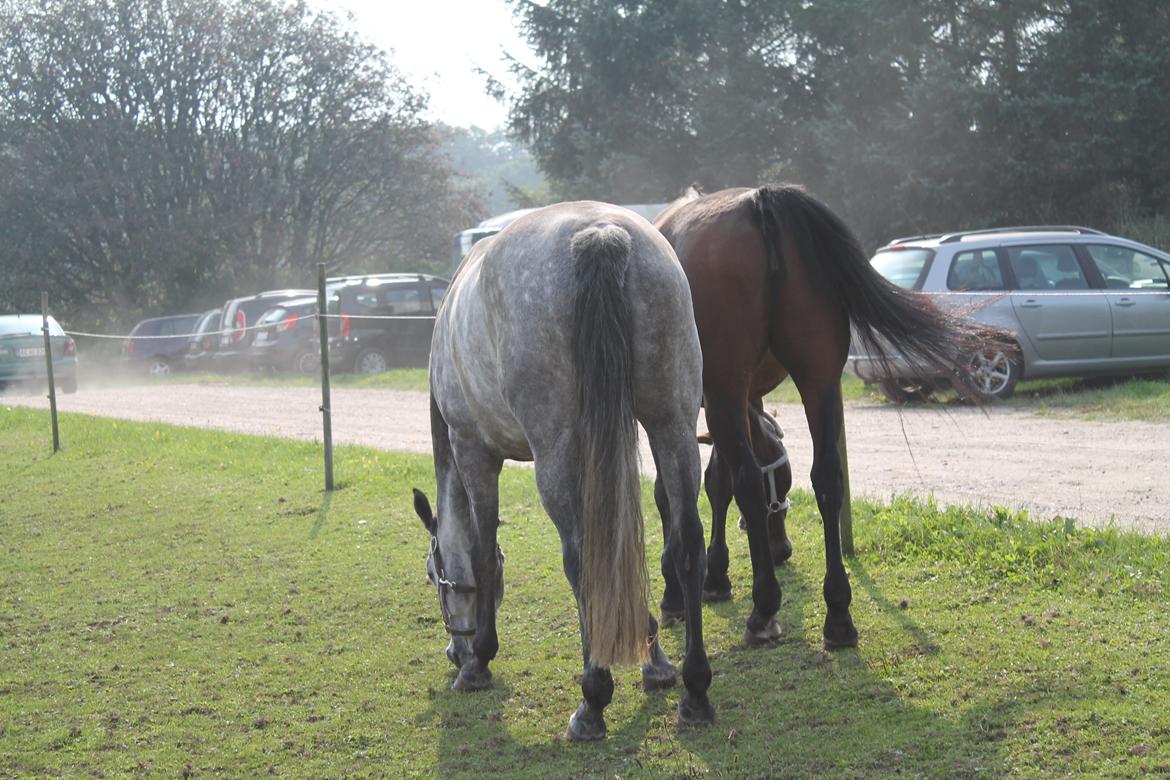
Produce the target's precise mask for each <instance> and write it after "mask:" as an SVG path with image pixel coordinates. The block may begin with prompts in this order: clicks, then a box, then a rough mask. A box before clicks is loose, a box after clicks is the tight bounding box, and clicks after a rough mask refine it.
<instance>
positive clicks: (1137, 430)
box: [0, 384, 1170, 533]
mask: <svg viewBox="0 0 1170 780" xmlns="http://www.w3.org/2000/svg"><path fill="white" fill-rule="evenodd" d="M320 402H321V396H320V391H319V390H318V389H316V388H311V387H280V388H273V387H249V386H234V385H227V384H225V385H184V384H176V385H160V386H137V387H117V388H96V389H86V388H82V390H81V391H79V392H78V393H76V394H75V395H67V396H61V397H60V398H59V400H58V408H59V409H60V410H61V411H64V412H82V413H86V414H95V415H102V416H109V417H120V418H124V419H131V420H156V421H160V422H166V423H171V424H175V425H190V426H197V427H203V428H219V429H223V430H233V431H242V432H245V433H255V434H262V435H270V436H284V437H290V438H296V439H306V440H319V439H320V437H321V415H320V412H319V411H318V406H319V405H320ZM4 405H20V406H34V407H42V408H47V407H48V402H47V401H46V400H45V399H44V398H43V397H40V396H30V395H10V396H6V397H4V398H3V399H2V400H0V408H2V406H4ZM776 416H777V419H779V421H780V423H781V425H783V426H784V428H785V431H786V438H785V444H786V445H787V447H788V449H789V452H790V454H791V457H792V462H793V464H794V468H793V470H794V472H795V474H796V484H797V486H799V487H804V488H807V487H808V486H809V480H808V471H809V468H810V467H811V466H812V445H811V440H810V438H809V434H808V430H807V428H806V427H805V424H804V414H803V410H801V408H800V407H799V406H795V405H780V406H778V407H776ZM846 429H847V432H848V437H849V466H850V477H851V480H852V488H853V493H854V495H858V496H869V497H873V498H879V499H888V498H889V497H890V496H891V495H892V494H897V493H913V494H917V495H922V496H927V495H933V496H934V498H935V499H936V500H937V501H938V502H939V503H942V504H952V503H955V504H970V505H977V506H988V505H1000V506H1006V507H1011V508H1022V509H1027V510H1028V511H1029V512H1031V513H1032V514H1034V515H1035V516H1037V517H1042V518H1048V517H1052V516H1054V515H1062V516H1067V517H1075V518H1078V519H1079V520H1080V521H1082V522H1085V523H1089V524H1093V525H1105V524H1107V523H1109V522H1110V521H1111V520H1112V521H1113V522H1115V523H1117V524H1118V525H1119V526H1123V527H1127V528H1135V529H1139V530H1143V531H1146V532H1157V533H1167V532H1170V476H1168V473H1170V423H1143V422H1087V421H1083V420H1073V419H1059V418H1048V417H1038V416H1034V415H1032V414H1029V413H1027V412H1021V411H1017V410H1011V409H1001V408H993V409H991V410H989V411H988V413H987V414H984V413H983V412H981V411H978V410H973V409H950V408H949V409H946V410H941V409H899V408H896V407H892V406H873V405H861V404H859V405H851V406H849V407H848V408H847V410H846ZM333 433H334V441H335V442H337V443H345V444H361V445H366V446H370V447H377V448H381V449H388V450H403V451H408V452H420V453H429V452H430V451H431V445H430V426H429V416H428V411H427V396H426V395H425V394H422V393H413V392H396V391H388V390H355V389H345V388H335V389H334V390H333ZM62 436H63V438H64V440H65V442H66V443H67V442H68V429H67V428H66V429H65V431H64V432H63V434H62ZM643 439H644V437H643ZM704 449H705V448H704ZM643 450H644V453H643V458H642V463H643V468H644V470H650V469H652V461H651V459H650V454H649V450H648V449H647V448H646V447H645V446H643ZM705 458H706V453H705V452H704V459H705Z"/></svg>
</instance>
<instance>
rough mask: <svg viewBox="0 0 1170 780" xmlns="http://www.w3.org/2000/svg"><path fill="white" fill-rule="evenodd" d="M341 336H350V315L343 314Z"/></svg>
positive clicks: (344, 337)
mask: <svg viewBox="0 0 1170 780" xmlns="http://www.w3.org/2000/svg"><path fill="white" fill-rule="evenodd" d="M341 337H342V338H343V339H347V338H349V315H348V314H342V315H341Z"/></svg>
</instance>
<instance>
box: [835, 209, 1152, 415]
mask: <svg viewBox="0 0 1170 780" xmlns="http://www.w3.org/2000/svg"><path fill="white" fill-rule="evenodd" d="M870 262H871V263H872V265H873V267H874V268H875V269H876V270H877V271H878V272H879V273H880V274H882V276H884V277H886V278H887V279H889V280H890V281H891V282H893V283H894V284H897V285H900V286H902V287H906V288H908V289H912V290H920V291H922V292H925V293H927V294H932V295H936V296H938V297H937V298H936V302H937V303H938V304H939V305H941V306H944V307H947V308H949V309H950V310H952V311H956V312H959V313H963V314H966V315H969V316H971V317H972V318H973V319H975V320H977V321H979V322H982V323H985V324H987V325H993V326H997V327H1000V328H1003V329H1006V330H1007V331H1009V332H1010V333H1011V334H1012V338H1013V343H1012V344H1011V346H1010V348H1009V349H1006V350H995V349H988V350H983V351H981V352H979V353H977V354H973V355H969V356H968V359H969V360H971V361H972V362H973V363H974V365H975V368H976V371H977V376H978V378H979V382H980V384H981V387H982V390H983V392H984V394H985V395H986V396H988V397H989V398H1007V397H1008V396H1010V395H1011V394H1012V391H1013V390H1014V389H1015V387H1016V383H1017V382H1018V381H1019V380H1020V379H1022V378H1037V377H1058V376H1060V377H1063V376H1087V375H1097V374H1129V373H1140V372H1144V371H1154V370H1164V369H1168V368H1170V255H1168V254H1166V253H1165V252H1160V251H1158V250H1157V249H1153V248H1151V247H1148V246H1146V245H1144V244H1139V243H1137V242H1136V241H1129V240H1127V239H1124V238H1119V237H1117V236H1111V235H1108V234H1105V233H1101V232H1099V231H1096V230H1091V229H1088V228H1081V227H1059V226H1057V227H1014V228H996V229H991V230H972V231H965V232H961V233H948V234H943V235H930V236H914V237H911V238H900V239H896V240H894V241H891V242H890V243H889V244H887V245H886V246H884V247H882V248H881V249H880V250H878V252H877V254H875V255H874V256H873V258H872V259H871V261H870ZM854 348H855V349H856V344H855V345H854ZM851 351H852V350H851ZM848 367H849V369H850V370H851V371H852V372H853V373H855V374H856V375H857V376H859V377H861V378H862V379H864V380H866V381H868V382H877V383H878V386H879V387H880V388H881V390H882V392H883V393H885V395H886V396H887V397H888V398H890V399H891V400H895V401H905V400H908V399H911V398H916V397H925V396H928V395H929V394H930V392H931V391H932V390H933V389H935V388H936V387H937V386H939V385H941V384H945V380H943V379H942V378H933V377H926V378H925V379H923V378H922V377H920V376H917V375H916V374H915V372H914V371H913V370H912V369H911V368H910V367H909V366H908V365H907V364H906V363H905V362H904V361H895V363H894V365H893V370H892V371H883V370H882V368H881V365H880V364H879V363H878V362H877V361H875V360H873V359H872V358H871V357H870V356H868V355H865V354H862V353H861V352H860V351H857V352H854V353H853V354H851V355H850V356H849V363H848Z"/></svg>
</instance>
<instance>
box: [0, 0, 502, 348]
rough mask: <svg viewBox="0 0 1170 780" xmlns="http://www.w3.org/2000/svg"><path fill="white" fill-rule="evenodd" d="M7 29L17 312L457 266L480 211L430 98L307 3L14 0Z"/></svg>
mask: <svg viewBox="0 0 1170 780" xmlns="http://www.w3.org/2000/svg"><path fill="white" fill-rule="evenodd" d="M0 43H2V45H0V268H2V269H3V276H4V284H3V285H0V308H6V309H30V308H34V309H35V308H37V306H38V305H39V294H38V291H40V290H42V289H49V290H50V291H51V292H52V297H53V302H54V306H55V308H56V309H57V310H58V311H61V310H64V311H71V312H72V313H73V315H74V316H73V319H74V321H76V320H77V319H79V318H80V319H82V320H88V321H90V322H96V323H105V324H109V325H111V326H115V325H122V326H124V325H126V324H127V323H128V322H132V321H133V319H134V318H135V317H137V316H138V315H139V314H141V313H147V312H150V313H169V312H173V311H175V310H177V309H183V308H192V307H195V306H197V305H206V304H215V303H218V302H220V301H222V300H224V299H225V298H226V297H228V295H229V294H248V293H251V292H256V291H258V290H260V289H265V288H269V287H273V286H278V285H285V284H295V285H296V286H305V285H307V284H308V285H311V284H312V283H313V282H314V280H315V278H316V269H315V266H316V263H318V262H324V263H326V264H327V265H328V268H329V269H330V271H333V272H336V271H346V272H353V271H376V270H380V271H387V270H429V269H432V268H445V267H446V264H447V263H448V261H449V252H450V236H451V234H452V233H453V232H454V231H455V230H458V229H460V228H462V227H464V226H465V225H466V224H468V223H469V222H471V221H474V218H476V217H478V216H479V213H478V206H477V203H476V199H475V197H474V196H473V195H471V194H469V193H468V192H467V191H465V189H464V188H463V186H462V182H461V180H460V179H459V178H458V177H456V176H455V174H454V172H453V169H452V167H451V165H450V162H449V160H448V159H447V157H446V156H445V155H444V154H443V153H442V151H441V147H440V144H441V142H442V136H441V133H440V132H439V131H438V130H437V129H436V128H435V127H433V126H432V125H430V124H429V123H428V122H426V121H424V120H423V119H422V118H421V112H422V111H423V109H424V108H425V105H426V99H425V97H424V96H423V95H421V94H419V93H418V92H417V91H415V90H413V89H412V88H411V87H410V86H409V85H407V84H406V83H405V82H404V81H403V80H402V78H401V77H400V76H399V74H398V73H397V71H396V70H395V69H394V68H393V66H392V65H391V64H390V63H389V62H388V61H387V59H386V57H385V55H384V54H383V53H382V52H380V51H379V50H377V49H375V48H373V47H372V46H369V45H368V44H366V43H363V42H362V40H361V39H360V38H359V37H358V35H357V34H356V33H355V32H354V31H352V30H351V29H349V28H347V27H344V26H342V25H341V24H340V23H339V22H338V21H337V20H336V19H335V18H334V17H332V16H331V15H329V14H322V13H317V12H313V11H311V10H309V9H308V8H307V6H306V5H305V4H304V3H303V2H291V3H290V2H287V0H84V1H83V2H76V1H75V0H37V2H22V1H21V0H3V1H2V2H0ZM168 310H169V312H168Z"/></svg>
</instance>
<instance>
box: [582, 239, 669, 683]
mask: <svg viewBox="0 0 1170 780" xmlns="http://www.w3.org/2000/svg"><path fill="white" fill-rule="evenodd" d="M631 247H632V244H631V240H630V234H629V233H628V232H626V231H625V230H624V229H622V228H620V227H618V226H616V225H595V226H592V227H589V228H586V229H584V230H581V231H580V232H578V233H577V234H575V235H574V236H573V243H572V251H573V261H574V265H575V267H576V270H575V274H576V285H577V289H576V292H575V295H574V301H573V344H572V350H573V358H574V362H575V364H576V366H577V372H578V386H577V418H576V426H577V427H576V431H577V436H578V442H579V444H580V451H581V454H582V458H581V461H580V466H579V472H578V489H579V496H580V499H581V524H582V530H581V580H580V583H581V584H580V587H581V608H582V610H583V615H582V622H583V625H584V627H585V637H586V641H588V643H589V657H590V660H592V662H593V663H594V664H596V665H598V666H612V665H614V664H624V663H636V662H642V661H645V660H646V659H647V658H648V652H649V647H648V645H647V627H648V625H649V622H648V616H649V614H650V612H649V607H648V602H649V577H648V576H647V573H646V557H645V550H644V549H643V530H642V495H641V485H640V483H639V478H638V428H637V422H636V420H635V418H634V385H633V383H634V366H633V348H632V344H631V339H632V335H633V334H632V320H631V314H630V308H629V305H628V303H627V301H626V299H625V295H624V291H623V287H624V282H625V277H626V269H627V267H628V265H629V259H630V253H631Z"/></svg>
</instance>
